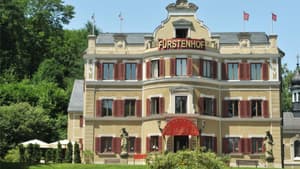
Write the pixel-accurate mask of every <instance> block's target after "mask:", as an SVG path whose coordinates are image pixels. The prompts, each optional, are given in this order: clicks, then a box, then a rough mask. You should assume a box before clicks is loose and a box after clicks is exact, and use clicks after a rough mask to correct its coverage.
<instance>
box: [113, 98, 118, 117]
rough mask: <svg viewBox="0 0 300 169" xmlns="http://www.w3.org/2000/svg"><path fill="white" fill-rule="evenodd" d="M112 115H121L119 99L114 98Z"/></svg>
mask: <svg viewBox="0 0 300 169" xmlns="http://www.w3.org/2000/svg"><path fill="white" fill-rule="evenodd" d="M112 116H113V117H118V116H119V100H114V101H113V107H112Z"/></svg>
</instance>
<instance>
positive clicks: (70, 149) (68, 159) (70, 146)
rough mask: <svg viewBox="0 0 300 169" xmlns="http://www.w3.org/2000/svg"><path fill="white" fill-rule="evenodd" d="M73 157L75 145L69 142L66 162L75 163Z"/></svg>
mask: <svg viewBox="0 0 300 169" xmlns="http://www.w3.org/2000/svg"><path fill="white" fill-rule="evenodd" d="M72 156H73V145H72V143H71V142H69V143H68V145H67V150H66V156H65V162H67V163H72V161H73V157H72Z"/></svg>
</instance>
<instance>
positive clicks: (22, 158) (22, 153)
mask: <svg viewBox="0 0 300 169" xmlns="http://www.w3.org/2000/svg"><path fill="white" fill-rule="evenodd" d="M18 148H19V153H20V155H19V156H20V163H25V162H26V156H25V148H24V146H23V144H20V145H19V146H18Z"/></svg>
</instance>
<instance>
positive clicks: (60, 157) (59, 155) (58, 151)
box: [55, 142, 64, 163]
mask: <svg viewBox="0 0 300 169" xmlns="http://www.w3.org/2000/svg"><path fill="white" fill-rule="evenodd" d="M63 159H64V157H63V151H62V148H61V144H60V142H58V144H57V149H56V159H55V162H57V163H62V162H63Z"/></svg>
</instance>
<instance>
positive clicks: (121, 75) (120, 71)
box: [117, 63, 126, 80]
mask: <svg viewBox="0 0 300 169" xmlns="http://www.w3.org/2000/svg"><path fill="white" fill-rule="evenodd" d="M125 72H126V70H125V64H124V63H119V64H118V79H117V80H125Z"/></svg>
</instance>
